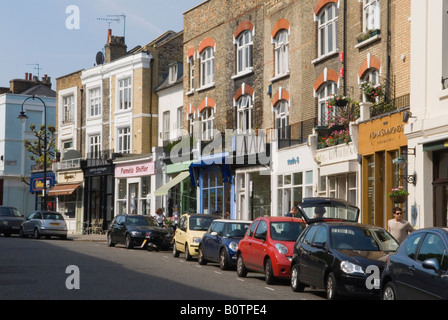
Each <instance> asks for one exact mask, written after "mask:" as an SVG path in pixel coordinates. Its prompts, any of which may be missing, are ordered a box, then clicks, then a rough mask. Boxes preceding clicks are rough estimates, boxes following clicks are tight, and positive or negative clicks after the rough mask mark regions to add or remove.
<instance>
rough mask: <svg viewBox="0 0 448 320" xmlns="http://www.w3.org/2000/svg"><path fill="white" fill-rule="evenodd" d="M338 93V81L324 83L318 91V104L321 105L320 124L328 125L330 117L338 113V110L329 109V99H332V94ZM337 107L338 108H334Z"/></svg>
mask: <svg viewBox="0 0 448 320" xmlns="http://www.w3.org/2000/svg"><path fill="white" fill-rule="evenodd" d="M334 94H336V82H328V83H327V84H324V85H322V87H321V89H320V90H319V92H318V99H319V101H318V105H319V112H318V113H319V114H318V117H319V125H321V126H326V125H327V124H328V120H329V117H330V116H331V115H336V114H335V112H336V110H331V113H330V111H329V110H328V108H327V101H328V100H329V99H330V97H331V95H334ZM334 109H336V108H334Z"/></svg>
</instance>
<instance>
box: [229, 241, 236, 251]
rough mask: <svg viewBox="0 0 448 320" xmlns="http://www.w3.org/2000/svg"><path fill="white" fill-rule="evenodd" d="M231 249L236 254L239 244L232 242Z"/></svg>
mask: <svg viewBox="0 0 448 320" xmlns="http://www.w3.org/2000/svg"><path fill="white" fill-rule="evenodd" d="M229 249H230V250H232V251H234V252H237V251H238V243H236V242H234V241H232V242H230V244H229Z"/></svg>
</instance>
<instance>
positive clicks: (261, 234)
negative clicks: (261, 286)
mask: <svg viewBox="0 0 448 320" xmlns="http://www.w3.org/2000/svg"><path fill="white" fill-rule="evenodd" d="M305 227H306V223H305V221H304V220H302V219H299V218H291V217H260V218H258V219H256V220H254V222H252V224H251V225H250V227H249V229H247V232H246V234H245V236H244V238H243V239H242V240H241V241H240V243H239V245H238V253H237V274H238V276H239V277H245V276H246V275H247V273H248V272H249V271H255V272H261V273H264V274H265V280H266V283H267V284H272V283H275V280H276V278H290V277H291V259H292V253H293V249H294V243H295V242H296V240H297V238H298V237H299V235H300V233H301V232H302V230H303V229H305Z"/></svg>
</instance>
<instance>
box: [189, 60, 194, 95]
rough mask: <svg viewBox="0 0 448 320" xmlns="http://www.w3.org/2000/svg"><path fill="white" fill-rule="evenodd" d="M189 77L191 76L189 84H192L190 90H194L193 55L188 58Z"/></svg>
mask: <svg viewBox="0 0 448 320" xmlns="http://www.w3.org/2000/svg"><path fill="white" fill-rule="evenodd" d="M188 71H189V74H188V77H189V84H190V88H189V91H193V90H194V58H193V57H191V58H189V59H188Z"/></svg>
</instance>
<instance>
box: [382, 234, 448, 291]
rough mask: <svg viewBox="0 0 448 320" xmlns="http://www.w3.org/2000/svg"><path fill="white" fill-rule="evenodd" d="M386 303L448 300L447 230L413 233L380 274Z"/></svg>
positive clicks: (391, 256) (390, 258)
mask: <svg viewBox="0 0 448 320" xmlns="http://www.w3.org/2000/svg"><path fill="white" fill-rule="evenodd" d="M381 288H382V298H383V299H384V300H404V299H412V300H423V299H445V300H446V299H448V229H447V228H427V229H420V230H417V231H414V232H412V233H411V234H410V235H408V237H407V238H406V239H405V240H404V241H403V243H402V244H401V245H400V248H398V250H397V252H396V253H394V254H392V255H390V256H389V259H388V260H387V263H386V268H385V270H384V272H383V273H382V275H381Z"/></svg>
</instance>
